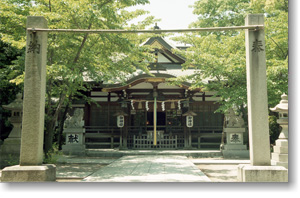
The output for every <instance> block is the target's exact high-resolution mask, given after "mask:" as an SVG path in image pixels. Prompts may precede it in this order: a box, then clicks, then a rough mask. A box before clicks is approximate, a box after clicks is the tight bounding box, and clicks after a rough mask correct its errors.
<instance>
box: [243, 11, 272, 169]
mask: <svg viewBox="0 0 300 198" xmlns="http://www.w3.org/2000/svg"><path fill="white" fill-rule="evenodd" d="M245 22H246V24H245V25H264V15H263V14H250V15H248V16H247V17H246V21H245ZM245 31H246V68H247V98H248V123H249V144H250V146H249V150H250V161H251V165H253V166H268V165H270V164H271V159H270V140H269V122H268V98H267V75H266V51H265V49H266V46H265V33H264V30H263V29H261V30H256V31H253V30H245Z"/></svg>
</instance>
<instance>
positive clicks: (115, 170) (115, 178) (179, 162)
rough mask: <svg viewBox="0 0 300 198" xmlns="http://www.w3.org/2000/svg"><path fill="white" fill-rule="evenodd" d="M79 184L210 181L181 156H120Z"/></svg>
mask: <svg viewBox="0 0 300 198" xmlns="http://www.w3.org/2000/svg"><path fill="white" fill-rule="evenodd" d="M83 182H210V179H209V178H208V177H207V176H206V175H205V174H204V173H203V172H201V170H199V168H197V166H196V165H194V164H193V163H192V162H191V161H190V160H188V158H187V157H185V156H161V155H147V156H124V157H121V158H120V159H118V160H116V161H114V162H113V163H111V164H110V165H108V166H106V167H103V168H101V169H99V170H98V171H96V172H94V173H93V174H92V175H90V176H88V177H86V178H85V179H83Z"/></svg>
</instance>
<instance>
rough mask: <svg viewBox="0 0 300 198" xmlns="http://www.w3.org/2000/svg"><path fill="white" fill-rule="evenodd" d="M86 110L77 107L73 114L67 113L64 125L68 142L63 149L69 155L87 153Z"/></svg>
mask: <svg viewBox="0 0 300 198" xmlns="http://www.w3.org/2000/svg"><path fill="white" fill-rule="evenodd" d="M83 114H84V111H83V109H82V108H75V110H74V114H73V116H70V115H69V114H68V115H67V119H66V120H65V125H64V132H63V133H64V134H66V144H65V145H63V146H62V151H63V153H64V154H67V155H79V156H82V155H85V128H83V127H84V121H83Z"/></svg>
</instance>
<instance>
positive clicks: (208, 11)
mask: <svg viewBox="0 0 300 198" xmlns="http://www.w3.org/2000/svg"><path fill="white" fill-rule="evenodd" d="M193 7H194V14H197V15H198V20H197V21H195V22H193V23H192V24H190V27H191V28H202V27H226V26H243V25H245V17H246V15H247V14H251V13H264V14H265V34H266V38H265V39H266V58H267V60H266V61H267V83H268V100H269V105H270V107H273V106H275V105H276V104H277V103H278V102H279V101H280V95H281V94H282V93H287V91H288V1H287V0H215V1H210V0H199V1H197V2H195V4H194V6H193ZM174 39H175V40H177V41H180V42H183V43H186V44H189V45H191V47H190V48H188V49H187V50H186V51H184V52H177V53H181V55H182V56H184V57H186V60H187V61H186V63H185V65H184V66H185V68H191V67H192V68H196V69H197V70H198V71H197V73H195V74H194V75H191V76H186V77H185V78H181V79H176V80H177V81H184V80H190V81H192V82H193V88H196V87H198V88H199V87H200V88H202V89H203V90H204V91H207V90H213V91H216V96H220V97H221V104H222V105H221V107H220V109H219V111H226V110H227V109H228V108H231V107H236V108H237V109H238V110H240V111H244V112H245V107H246V104H247V91H246V68H245V67H246V57H245V35H244V31H219V32H200V33H192V34H191V33H189V34H184V35H183V36H181V37H177V38H174ZM207 81H208V82H209V83H206V82H207Z"/></svg>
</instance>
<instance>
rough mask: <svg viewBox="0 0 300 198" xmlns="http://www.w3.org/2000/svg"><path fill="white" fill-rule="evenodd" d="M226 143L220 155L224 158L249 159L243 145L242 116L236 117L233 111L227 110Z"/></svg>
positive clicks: (243, 126)
mask: <svg viewBox="0 0 300 198" xmlns="http://www.w3.org/2000/svg"><path fill="white" fill-rule="evenodd" d="M225 119H226V120H225V126H224V128H223V131H224V133H225V134H226V142H225V144H224V146H223V148H222V149H221V150H222V154H223V156H224V158H249V151H248V150H247V145H245V144H244V133H245V131H246V130H245V124H244V123H245V122H244V120H243V118H242V114H240V115H239V116H237V115H236V114H235V112H234V110H233V109H229V110H228V112H227V113H226V114H225Z"/></svg>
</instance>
